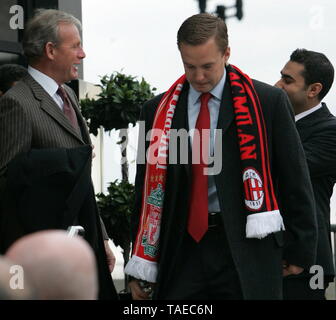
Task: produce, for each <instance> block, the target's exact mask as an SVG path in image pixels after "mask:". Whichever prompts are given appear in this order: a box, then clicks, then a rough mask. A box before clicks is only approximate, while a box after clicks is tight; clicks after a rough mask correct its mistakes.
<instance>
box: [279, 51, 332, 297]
mask: <svg viewBox="0 0 336 320" xmlns="http://www.w3.org/2000/svg"><path fill="white" fill-rule="evenodd" d="M333 80H334V67H333V66H332V64H331V62H330V61H329V60H328V58H327V57H326V56H325V55H324V54H323V53H319V52H314V51H309V50H306V49H297V50H295V51H294V52H293V53H292V54H291V56H290V60H289V61H288V62H287V63H286V65H285V66H284V67H283V69H282V70H281V79H280V80H279V81H278V82H277V83H276V86H277V87H279V88H282V89H284V90H285V91H286V92H287V94H288V97H289V99H290V101H291V103H292V105H293V109H294V113H295V121H296V127H297V130H298V132H299V134H300V138H301V141H302V145H303V148H304V151H305V154H306V158H307V163H308V167H309V171H310V178H311V182H312V185H313V190H314V197H315V204H316V215H317V223H318V246H317V256H316V265H319V266H321V267H322V268H323V269H322V270H320V271H319V275H320V276H322V279H323V280H324V281H319V282H318V283H316V280H314V281H313V283H310V279H311V277H313V276H314V275H315V272H316V270H315V269H314V270H313V271H314V272H312V274H310V273H309V272H307V271H309V270H306V271H305V272H303V273H302V274H300V275H297V276H289V277H287V278H285V279H284V298H285V299H288V300H296V299H309V300H324V299H325V290H326V288H327V286H328V283H329V282H330V281H332V279H333V277H334V275H335V271H334V265H333V259H332V248H331V239H330V198H331V195H332V193H333V188H334V185H335V182H336V118H335V117H334V116H333V115H332V114H331V113H330V111H329V109H328V107H327V105H326V104H325V103H324V102H321V101H322V99H323V98H324V97H325V96H326V94H327V93H328V92H329V90H330V88H331V86H332V83H333ZM323 276H324V277H323ZM312 285H313V287H312ZM316 285H318V286H317V287H316Z"/></svg>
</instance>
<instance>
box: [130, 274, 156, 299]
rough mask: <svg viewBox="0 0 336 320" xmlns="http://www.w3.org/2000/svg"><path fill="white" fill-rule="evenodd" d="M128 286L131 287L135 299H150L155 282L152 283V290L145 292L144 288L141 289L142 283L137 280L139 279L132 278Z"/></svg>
mask: <svg viewBox="0 0 336 320" xmlns="http://www.w3.org/2000/svg"><path fill="white" fill-rule="evenodd" d="M128 286H129V287H130V289H131V293H132V298H133V300H148V299H149V295H150V294H151V293H152V291H153V286H154V283H153V284H151V286H150V290H149V291H148V292H145V291H144V290H143V289H141V287H140V284H139V280H137V279H134V280H131V281H130V282H129V283H128Z"/></svg>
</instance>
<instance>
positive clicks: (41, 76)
mask: <svg viewBox="0 0 336 320" xmlns="http://www.w3.org/2000/svg"><path fill="white" fill-rule="evenodd" d="M28 73H29V74H30V75H31V76H32V77H33V78H34V80H35V81H36V82H38V83H39V84H40V85H41V87H42V88H43V89H44V90H45V91H47V93H48V94H49V95H50V96H51V97H53V96H54V95H55V93H56V91H57V90H58V87H59V86H58V84H57V82H56V81H55V80H54V79H52V78H50V77H49V76H47V75H46V74H45V73H42V72H41V71H39V70H37V69H35V68H33V67H32V66H28Z"/></svg>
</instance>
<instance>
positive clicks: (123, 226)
mask: <svg viewBox="0 0 336 320" xmlns="http://www.w3.org/2000/svg"><path fill="white" fill-rule="evenodd" d="M107 191H108V193H107V194H106V195H105V194H103V193H99V194H97V199H98V201H97V205H98V208H99V211H100V215H101V217H102V219H103V221H104V224H105V227H106V231H107V234H108V236H109V237H110V238H111V239H112V240H113V242H114V244H115V245H116V246H120V247H121V248H122V250H123V257H124V264H125V265H126V263H127V262H128V260H129V255H130V244H131V230H130V225H131V215H132V212H133V203H134V196H135V195H134V185H133V184H131V183H129V182H128V181H121V182H118V180H115V181H114V182H111V183H110V184H109V186H108V188H107Z"/></svg>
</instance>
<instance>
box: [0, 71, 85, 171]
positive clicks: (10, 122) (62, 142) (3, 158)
mask: <svg viewBox="0 0 336 320" xmlns="http://www.w3.org/2000/svg"><path fill="white" fill-rule="evenodd" d="M65 88H66V91H67V93H68V95H69V98H70V100H71V102H72V106H73V107H74V109H75V112H76V114H77V119H78V124H79V127H80V130H81V132H77V131H76V130H75V129H74V128H73V127H72V125H71V123H70V121H69V120H68V119H67V118H66V116H65V115H64V114H63V112H62V110H61V109H60V108H59V107H58V106H57V104H56V103H55V101H54V100H53V99H52V98H51V97H50V96H49V95H48V93H47V92H46V91H45V90H44V89H43V88H42V87H41V86H40V85H39V84H38V83H37V82H36V81H35V80H34V79H33V78H32V77H31V76H30V75H27V76H26V77H25V78H24V79H23V80H22V81H20V82H18V83H17V85H15V86H14V87H13V88H12V89H11V90H9V91H8V92H7V93H6V94H5V95H4V96H3V97H2V98H1V100H0V170H1V169H2V168H3V167H4V166H6V165H7V164H8V162H9V161H10V160H11V159H13V158H14V157H15V156H16V155H17V154H19V153H21V152H26V151H28V150H30V149H33V148H34V149H44V148H59V147H62V148H73V147H78V146H81V145H84V144H91V140H90V136H89V133H88V130H87V127H86V124H85V121H84V119H83V117H82V116H81V114H80V111H79V104H78V101H77V98H76V96H75V94H74V92H73V91H72V90H71V89H70V88H69V87H67V86H65Z"/></svg>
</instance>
